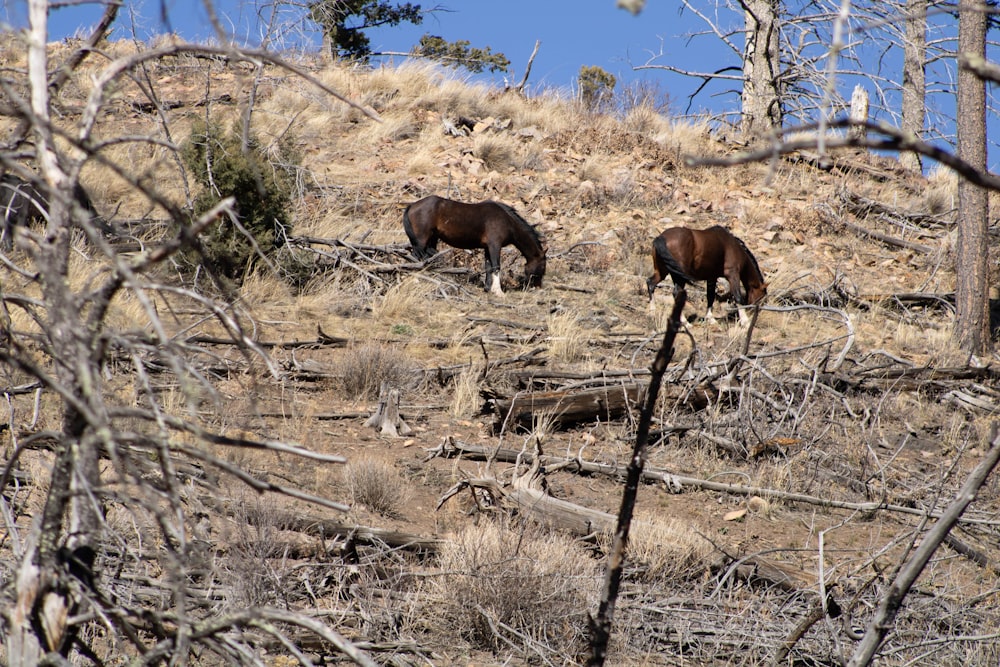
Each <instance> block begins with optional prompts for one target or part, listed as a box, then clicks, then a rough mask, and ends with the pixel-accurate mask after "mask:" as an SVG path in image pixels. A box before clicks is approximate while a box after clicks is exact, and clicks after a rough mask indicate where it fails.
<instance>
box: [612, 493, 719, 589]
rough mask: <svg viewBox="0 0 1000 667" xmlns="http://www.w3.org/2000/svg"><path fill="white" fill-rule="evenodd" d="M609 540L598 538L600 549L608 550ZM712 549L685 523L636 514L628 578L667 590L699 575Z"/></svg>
mask: <svg viewBox="0 0 1000 667" xmlns="http://www.w3.org/2000/svg"><path fill="white" fill-rule="evenodd" d="M613 538H614V535H611V534H604V535H602V536H601V537H600V545H601V547H602V548H604V549H605V550H608V549H610V547H611V541H612V539H613ZM714 550H715V549H714V547H713V546H712V544H711V542H709V541H708V540H706V539H705V538H704V537H702V536H701V535H699V534H698V533H696V532H695V531H693V530H691V525H690V524H689V523H688V522H686V521H682V520H678V519H675V518H673V517H669V516H663V515H662V513H661V514H655V513H652V512H644V511H639V512H636V516H635V520H634V521H633V522H632V529H631V531H630V532H629V536H628V549H627V552H626V554H627V557H626V562H627V563H628V565H627V567H628V576H629V577H630V578H634V579H636V580H638V581H640V582H642V583H645V584H657V585H659V586H661V587H663V588H665V589H668V590H669V589H671V588H673V587H675V586H681V585H682V584H683V583H684V582H685V581H689V580H691V579H692V578H694V577H697V576H699V575H701V574H702V573H703V572H704V571H705V568H706V567H708V566H709V564H710V563H709V560H710V558H711V556H712V553H713V551H714Z"/></svg>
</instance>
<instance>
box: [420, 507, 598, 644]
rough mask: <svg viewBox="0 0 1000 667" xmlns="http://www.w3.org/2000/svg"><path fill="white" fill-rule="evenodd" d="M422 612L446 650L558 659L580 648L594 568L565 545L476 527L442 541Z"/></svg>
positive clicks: (487, 525) (526, 531)
mask: <svg viewBox="0 0 1000 667" xmlns="http://www.w3.org/2000/svg"><path fill="white" fill-rule="evenodd" d="M438 567H439V568H440V570H441V572H442V573H444V574H442V576H440V577H436V578H433V579H431V580H429V582H428V583H427V586H426V592H427V593H428V595H429V597H428V600H427V603H426V605H425V606H424V608H423V609H422V613H423V614H424V615H425V617H426V622H427V625H428V627H429V629H430V630H431V631H432V632H433V633H434V634H436V635H438V636H439V637H441V641H442V642H444V643H446V644H447V645H451V646H455V645H458V644H460V643H464V642H468V643H469V644H470V645H471V646H472V647H474V648H477V649H483V650H489V651H498V652H504V653H506V652H507V651H509V650H510V649H511V648H516V649H517V650H518V652H519V653H523V654H525V655H526V656H535V657H536V658H537V657H539V656H544V657H545V658H546V659H559V660H562V659H565V658H567V657H571V656H576V655H579V654H580V652H581V651H582V649H583V648H584V638H585V634H586V618H585V614H586V611H587V610H588V609H591V608H592V607H593V603H594V600H595V596H596V593H597V588H598V582H599V579H598V574H597V573H598V568H597V564H596V562H595V561H594V560H593V559H592V558H590V556H588V555H587V554H586V553H585V552H584V551H583V550H582V549H581V548H580V547H579V545H578V544H577V543H576V542H574V541H573V540H571V539H569V538H566V537H564V536H562V535H558V534H547V533H545V532H540V530H539V529H531V528H518V527H511V526H507V525H505V524H503V523H500V522H495V521H483V522H482V523H481V524H480V525H478V526H469V527H467V528H465V529H464V530H462V531H461V532H460V533H459V534H458V535H456V536H455V538H454V539H453V540H451V541H449V542H448V543H447V544H446V545H445V546H444V547H443V548H442V550H441V553H440V554H439V557H438Z"/></svg>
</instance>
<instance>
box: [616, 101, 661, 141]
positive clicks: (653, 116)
mask: <svg viewBox="0 0 1000 667" xmlns="http://www.w3.org/2000/svg"><path fill="white" fill-rule="evenodd" d="M622 127H624V128H625V129H626V130H628V131H629V132H638V133H639V134H643V135H646V136H655V135H656V134H657V133H658V132H661V131H666V130H668V129H669V123H668V121H667V120H666V118H664V117H663V116H661V115H660V114H659V113H657V112H656V110H655V109H652V108H650V107H648V106H639V107H635V108H634V109H631V110H630V111H629V112H628V113H627V114H626V115H625V118H623V119H622Z"/></svg>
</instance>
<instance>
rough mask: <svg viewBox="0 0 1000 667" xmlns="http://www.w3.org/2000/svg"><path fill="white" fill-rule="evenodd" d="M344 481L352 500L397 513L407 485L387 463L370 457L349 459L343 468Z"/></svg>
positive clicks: (379, 511) (383, 512)
mask: <svg viewBox="0 0 1000 667" xmlns="http://www.w3.org/2000/svg"><path fill="white" fill-rule="evenodd" d="M344 481H345V482H346V483H347V488H348V489H349V490H350V492H351V498H352V500H353V501H354V502H355V503H357V504H360V505H364V506H365V507H367V508H368V509H370V510H371V511H372V512H375V513H377V514H381V515H382V516H386V517H395V516H399V509H400V507H402V505H403V503H404V502H405V501H406V486H405V485H404V484H403V480H402V478H400V476H399V473H397V472H396V469H395V468H393V467H392V466H391V465H390V464H389V463H387V462H385V461H380V460H376V459H370V458H362V459H359V460H358V461H352V462H351V463H349V464H347V467H346V468H344Z"/></svg>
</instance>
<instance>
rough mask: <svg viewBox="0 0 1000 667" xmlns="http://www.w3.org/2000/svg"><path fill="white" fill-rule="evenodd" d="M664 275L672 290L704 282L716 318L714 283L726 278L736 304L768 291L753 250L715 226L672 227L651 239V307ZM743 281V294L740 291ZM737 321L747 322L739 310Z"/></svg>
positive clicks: (754, 300) (751, 301)
mask: <svg viewBox="0 0 1000 667" xmlns="http://www.w3.org/2000/svg"><path fill="white" fill-rule="evenodd" d="M667 274H670V277H671V278H673V281H674V293H675V294H676V293H677V292H678V291H679V290H682V289H684V286H685V285H686V284H687V283H690V282H694V281H695V280H704V281H706V292H707V294H706V296H707V299H708V315H707V319H708V320H709V321H710V322H714V321H715V315H714V314H713V313H712V305H713V303H714V302H715V285H716V281H717V280H718V279H719V278H725V279H726V282H728V283H729V289H730V291H731V292H732V293H733V298H734V299H735V300H736V303H737V304H740V305H746V304H751V305H752V304H755V303H757V302H759V301H760V300H761V299H763V298H764V296H765V295H766V294H767V283H765V282H764V275H763V274H762V273H761V272H760V266H759V265H758V264H757V259H756V258H755V257H754V256H753V253H751V252H750V250H749V249H748V248H747V247H746V244H744V243H743V241H741V240H740V239H738V238H736V237H735V236H733V235H732V233H730V231H729V230H728V229H726V228H724V227H720V226H718V225H716V226H714V227H709V228H708V229H704V230H698V229H689V228H687V227H671V228H669V229H667V230H666V231H664V232H663V233H662V234H660V235H659V236H658V237H656V240H654V241H653V275H651V276H650V277H649V279H648V280H647V281H646V287H647V288H648V289H649V307H650V310H652V308H653V292H654V290H656V286H657V285H659V284H660V281H661V280H663V279H664V278H665V277H666V276H667ZM740 283H742V284H743V289H744V290H745V291H746V297H745V298H744V296H743V294H741V292H740V288H739V284H740ZM739 313H740V323H741V324H743V325H744V326H745V325H746V324H747V321H748V320H747V316H746V314H745V313H744V312H743V310H742V309H741V310H740V311H739Z"/></svg>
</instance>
